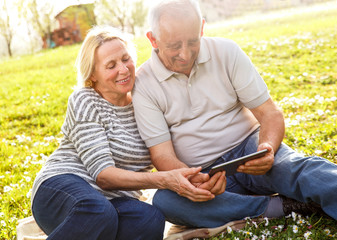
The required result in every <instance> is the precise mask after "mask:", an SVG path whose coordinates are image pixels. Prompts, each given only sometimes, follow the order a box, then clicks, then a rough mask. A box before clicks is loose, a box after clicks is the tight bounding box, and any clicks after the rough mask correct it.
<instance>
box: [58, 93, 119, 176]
mask: <svg viewBox="0 0 337 240" xmlns="http://www.w3.org/2000/svg"><path fill="white" fill-rule="evenodd" d="M62 131H63V133H64V135H65V136H66V137H67V138H68V139H69V140H70V141H71V142H72V143H73V145H74V147H75V149H76V152H77V155H78V157H79V159H80V160H81V161H82V163H83V165H84V166H85V167H86V169H87V171H88V172H89V174H90V175H91V176H92V177H93V179H94V180H95V181H96V179H97V176H98V174H99V173H100V172H101V171H102V170H103V169H105V168H107V167H110V166H113V167H114V166H115V162H114V160H113V158H112V153H111V150H110V147H109V142H108V138H107V134H106V130H105V126H104V124H103V123H102V121H101V118H100V115H99V111H98V108H97V102H96V101H95V97H94V96H92V95H90V94H88V92H87V91H78V92H74V93H73V94H72V95H71V96H70V97H69V100H68V108H67V114H66V119H65V122H64V124H63V126H62Z"/></svg>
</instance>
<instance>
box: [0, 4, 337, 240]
mask: <svg viewBox="0 0 337 240" xmlns="http://www.w3.org/2000/svg"><path fill="white" fill-rule="evenodd" d="M336 22H337V9H336V8H330V9H327V10H322V11H321V12H314V13H303V14H297V15H294V16H288V17H286V18H276V19H269V20H264V21H263V20H262V21H257V22H256V21H251V22H248V23H245V24H236V25H228V24H218V25H217V26H216V27H214V26H211V25H206V31H205V35H206V36H222V37H227V38H231V39H233V40H235V41H236V42H238V43H239V45H240V46H241V47H242V48H243V50H244V51H245V52H246V53H247V54H248V55H249V57H250V58H251V59H252V61H253V63H254V64H255V66H256V67H257V69H258V70H259V72H260V74H261V75H262V77H263V78H264V79H265V81H266V83H267V85H268V87H269V89H270V94H271V96H272V98H273V99H274V100H275V101H276V102H277V103H278V104H279V105H280V106H281V107H282V109H283V111H284V115H285V119H286V125H287V132H286V138H285V142H286V143H287V144H289V145H290V146H291V147H293V148H295V149H297V150H298V151H300V152H302V153H304V154H306V155H313V154H315V155H319V156H322V157H325V158H327V159H329V160H330V161H332V162H335V163H337V155H336V151H337V150H336V146H337V129H336V125H337V124H336V123H337V116H336V109H337V99H336V96H337V88H336V82H337V64H336V63H337V25H336ZM137 48H138V65H140V64H141V63H142V62H144V61H145V60H146V59H147V58H148V57H149V56H150V50H151V46H150V44H149V43H148V41H147V40H146V39H145V38H140V39H137ZM78 50H79V45H74V46H69V47H60V48H57V49H52V50H46V51H42V52H40V53H37V54H35V55H30V56H22V57H18V58H13V59H10V60H3V61H1V62H0V82H1V88H0V161H1V165H0V202H1V210H0V229H1V232H0V239H15V237H16V224H17V220H18V219H22V218H25V217H28V216H30V215H31V211H30V189H31V187H32V183H33V180H34V178H35V176H36V174H37V172H38V171H39V170H40V168H41V166H42V165H43V163H44V161H45V160H46V158H47V156H49V155H50V154H51V153H52V152H53V150H54V149H55V148H57V146H58V142H59V139H60V138H61V137H62V135H61V134H60V127H61V125H62V123H63V119H64V116H65V112H66V105H67V99H68V96H69V95H70V93H71V92H72V91H73V89H72V88H73V86H74V85H75V84H76V79H75V78H76V73H75V70H74V61H75V58H76V55H77V52H78ZM297 221H298V219H297V220H296V221H293V219H292V218H283V219H280V220H273V221H270V222H269V224H268V226H265V223H264V224H259V225H258V228H256V227H255V225H254V224H253V223H250V222H249V221H248V222H247V228H246V230H245V231H246V232H250V233H251V234H252V235H249V234H248V233H246V232H232V233H231V234H223V235H220V236H218V237H216V238H213V239H234V238H235V237H237V238H239V239H244V238H248V239H251V238H253V235H256V236H259V237H261V236H262V235H263V234H264V233H262V231H264V230H265V231H267V230H269V231H271V232H272V234H274V236H273V238H275V239H287V238H288V237H291V238H292V239H303V238H304V234H305V233H306V232H307V231H310V232H311V236H310V238H311V239H332V238H330V237H329V234H326V233H325V232H324V230H325V229H329V230H330V235H331V236H335V237H336V233H337V229H336V222H335V221H331V220H329V219H326V218H319V217H317V216H313V217H312V218H309V219H305V221H307V222H306V223H305V224H303V225H300V224H299V223H297ZM293 225H297V226H298V228H299V229H298V232H297V233H294V231H293ZM275 226H276V227H275ZM278 226H288V227H282V228H281V227H278ZM285 229H286V230H285Z"/></svg>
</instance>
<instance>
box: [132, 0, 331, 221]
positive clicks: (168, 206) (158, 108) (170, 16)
mask: <svg viewBox="0 0 337 240" xmlns="http://www.w3.org/2000/svg"><path fill="white" fill-rule="evenodd" d="M149 20H150V26H151V31H149V32H148V33H147V37H148V39H149V40H150V42H151V45H152V47H153V51H152V55H151V58H150V59H149V60H148V61H146V62H145V63H144V64H143V65H142V66H141V67H140V69H139V70H138V72H137V79H136V84H135V88H134V91H133V103H134V107H135V116H136V120H137V125H138V128H139V131H140V134H141V136H142V138H143V140H144V141H145V143H146V145H147V146H148V147H149V149H150V153H151V159H152V162H153V164H154V166H155V167H156V168H157V169H158V170H159V171H166V170H170V169H176V168H183V167H186V166H188V167H197V166H201V167H202V168H203V173H200V174H197V175H195V176H191V177H190V183H191V184H192V185H193V186H194V187H195V188H196V189H200V188H201V189H205V190H208V191H209V193H210V194H205V193H204V192H198V194H195V192H197V191H193V192H192V191H190V189H191V187H190V186H185V185H183V186H181V189H180V191H178V194H177V193H175V192H172V191H169V190H158V191H157V192H156V194H155V196H154V200H153V203H154V205H155V206H157V207H158V208H159V209H161V210H162V212H163V213H164V214H165V216H166V218H167V219H168V220H169V221H171V222H173V223H176V224H182V225H188V226H193V227H217V226H220V225H223V224H225V223H227V222H229V221H233V220H238V219H242V218H244V217H247V216H249V217H256V216H260V215H263V216H266V217H280V216H284V215H287V214H289V213H291V212H292V211H296V212H299V213H302V214H311V213H313V212H316V211H320V210H321V208H320V206H322V209H323V210H324V212H325V213H327V214H328V215H330V216H331V217H333V218H335V219H337V201H336V200H337V184H336V183H335V182H334V180H335V179H337V165H336V164H333V163H331V162H329V161H328V160H326V159H322V158H319V157H304V156H302V155H300V154H298V153H297V152H295V151H294V150H292V149H291V148H289V147H288V146H286V145H285V144H284V143H282V140H283V137H284V132H285V130H284V128H285V127H284V119H283V115H282V112H281V110H280V109H279V108H278V107H277V106H276V105H275V104H274V102H273V101H272V99H271V97H270V95H269V93H268V89H267V86H266V84H265V83H264V81H263V79H262V78H261V76H260V75H259V73H258V72H257V71H256V69H255V68H254V66H253V64H252V63H251V61H250V59H249V58H248V57H247V55H246V54H245V53H244V52H243V51H242V50H241V49H240V48H239V47H238V46H237V45H236V44H235V43H234V42H233V41H230V40H228V39H223V38H209V37H203V28H204V20H203V19H202V15H201V11H200V7H199V5H198V3H197V1H194V0H173V1H172V0H171V1H161V2H159V3H158V4H157V5H155V6H154V7H153V8H152V9H151V11H150V15H149ZM262 149H267V150H268V153H267V154H266V155H265V156H264V157H261V158H258V159H255V160H251V161H249V162H247V163H246V164H245V165H241V166H240V167H239V168H238V169H237V171H238V173H236V174H234V175H232V176H227V177H226V175H225V172H219V173H217V174H215V175H213V176H212V177H210V176H209V175H208V174H207V173H208V171H209V169H210V168H211V167H212V166H214V165H216V164H219V163H222V162H226V161H228V160H231V159H234V158H237V157H241V156H243V155H247V154H250V153H253V152H255V151H258V150H262ZM275 193H279V194H280V195H279V196H273V197H271V195H273V194H275ZM322 213H323V211H322Z"/></svg>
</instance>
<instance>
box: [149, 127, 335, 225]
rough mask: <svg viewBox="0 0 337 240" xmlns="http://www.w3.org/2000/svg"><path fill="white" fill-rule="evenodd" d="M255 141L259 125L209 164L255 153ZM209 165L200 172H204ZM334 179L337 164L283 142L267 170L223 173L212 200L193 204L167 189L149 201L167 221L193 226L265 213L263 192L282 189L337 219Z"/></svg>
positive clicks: (266, 201)
mask: <svg viewBox="0 0 337 240" xmlns="http://www.w3.org/2000/svg"><path fill="white" fill-rule="evenodd" d="M258 142H259V131H258V130H257V131H255V132H254V133H253V134H251V135H250V136H249V137H248V138H247V139H245V141H244V142H242V143H241V144H240V145H239V146H237V147H236V148H235V149H233V150H232V151H230V152H228V153H226V154H225V155H224V156H222V157H221V158H219V159H218V160H217V161H216V162H215V163H213V164H212V166H214V165H216V164H219V163H222V162H226V161H228V160H231V159H234V158H237V157H241V156H243V155H246V154H250V153H253V152H255V151H256V150H257V146H258ZM212 166H210V167H209V168H207V169H204V170H203V172H208V171H209V169H210V168H211V167H212ZM336 179H337V165H336V164H334V163H331V162H330V161H328V160H326V159H323V158H320V157H316V156H312V157H304V156H302V155H300V154H298V153H297V152H295V151H294V150H292V149H291V148H289V147H288V146H287V145H285V144H282V145H281V146H280V148H279V150H278V151H277V153H276V154H275V162H274V165H273V167H272V169H271V170H270V171H269V172H267V174H265V175H259V176H253V175H248V174H243V173H236V174H234V175H233V176H230V177H228V178H227V187H226V192H225V193H223V194H221V195H218V196H216V198H215V199H213V200H211V201H208V202H202V203H195V202H192V201H190V200H188V199H186V198H184V197H180V196H179V195H177V194H176V193H173V192H171V191H169V190H158V191H157V192H156V194H155V196H154V199H153V205H155V206H156V207H158V208H159V209H160V210H161V211H162V212H163V213H164V215H165V217H166V218H167V220H168V221H170V222H173V223H176V224H184V225H189V226H194V227H218V226H221V225H224V224H226V223H227V222H230V221H234V220H239V219H243V218H244V217H256V216H259V215H261V214H263V213H264V211H265V210H266V208H267V205H268V203H269V200H270V197H269V196H267V195H270V194H274V193H280V194H282V195H285V196H287V197H290V198H293V199H296V200H298V201H302V202H308V201H314V202H317V203H319V204H320V205H321V206H322V208H323V210H324V211H325V212H326V213H327V214H328V215H330V216H331V217H333V218H334V219H337V184H336V182H335V181H336ZM256 195H262V196H256Z"/></svg>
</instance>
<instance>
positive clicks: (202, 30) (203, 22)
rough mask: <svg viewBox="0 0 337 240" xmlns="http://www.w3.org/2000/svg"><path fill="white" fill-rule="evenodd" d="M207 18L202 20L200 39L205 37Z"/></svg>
mask: <svg viewBox="0 0 337 240" xmlns="http://www.w3.org/2000/svg"><path fill="white" fill-rule="evenodd" d="M205 22H206V20H205V18H203V19H202V23H201V33H200V37H202V36H203V35H204V27H205Z"/></svg>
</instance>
